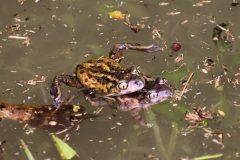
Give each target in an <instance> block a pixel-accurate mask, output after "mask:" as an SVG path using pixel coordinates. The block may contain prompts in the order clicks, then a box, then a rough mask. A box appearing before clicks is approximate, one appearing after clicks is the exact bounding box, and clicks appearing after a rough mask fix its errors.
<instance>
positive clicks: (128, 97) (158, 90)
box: [85, 78, 174, 127]
mask: <svg viewBox="0 0 240 160" xmlns="http://www.w3.org/2000/svg"><path fill="white" fill-rule="evenodd" d="M173 92H174V91H173V89H172V87H171V86H170V85H167V84H166V83H165V80H164V79H160V78H156V80H155V81H152V82H148V83H147V84H146V85H145V87H144V88H143V89H142V90H139V91H137V92H134V93H130V94H125V95H121V96H117V97H114V98H111V99H109V98H104V97H98V98H96V97H94V95H90V94H85V98H86V100H87V101H88V102H90V104H91V105H92V106H103V105H111V106H113V107H114V108H117V109H118V110H121V111H130V114H131V116H132V117H133V118H134V119H135V120H137V121H138V122H139V124H140V125H142V126H147V127H151V126H152V124H150V123H147V122H146V121H145V120H144V118H142V116H141V115H140V111H141V110H143V109H146V108H148V107H150V106H152V105H154V104H157V103H161V102H163V101H166V100H168V99H169V98H171V97H172V96H173Z"/></svg>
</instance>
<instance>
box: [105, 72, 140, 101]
mask: <svg viewBox="0 0 240 160" xmlns="http://www.w3.org/2000/svg"><path fill="white" fill-rule="evenodd" d="M144 85H145V80H144V78H143V77H142V76H141V75H140V74H139V71H138V70H137V68H136V67H131V68H130V69H129V71H128V72H125V73H123V74H122V76H121V79H120V80H119V82H118V83H117V85H116V86H115V87H114V88H112V89H113V92H111V93H110V94H108V95H107V96H119V95H124V94H129V93H133V92H136V91H139V90H141V89H142V88H143V87H144Z"/></svg>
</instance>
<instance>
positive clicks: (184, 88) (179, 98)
mask: <svg viewBox="0 0 240 160" xmlns="http://www.w3.org/2000/svg"><path fill="white" fill-rule="evenodd" d="M193 75H194V72H192V73H191V74H190V76H189V77H188V80H187V82H186V83H185V85H184V87H183V89H182V91H181V92H180V94H179V95H178V97H177V100H181V97H182V96H183V94H184V92H185V91H186V89H187V86H188V84H189V82H190V81H191V79H192V77H193Z"/></svg>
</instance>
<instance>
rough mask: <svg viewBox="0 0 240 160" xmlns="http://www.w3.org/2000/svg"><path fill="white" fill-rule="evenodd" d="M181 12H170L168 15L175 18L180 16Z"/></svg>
mask: <svg viewBox="0 0 240 160" xmlns="http://www.w3.org/2000/svg"><path fill="white" fill-rule="evenodd" d="M180 13H181V12H177V11H176V12H168V13H167V15H169V16H175V15H178V14H180Z"/></svg>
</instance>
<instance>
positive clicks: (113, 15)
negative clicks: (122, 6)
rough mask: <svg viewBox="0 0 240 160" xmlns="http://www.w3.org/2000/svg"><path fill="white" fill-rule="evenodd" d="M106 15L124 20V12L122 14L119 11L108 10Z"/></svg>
mask: <svg viewBox="0 0 240 160" xmlns="http://www.w3.org/2000/svg"><path fill="white" fill-rule="evenodd" d="M108 15H109V17H110V18H113V19H116V20H124V19H125V14H123V13H122V12H121V11H112V12H108Z"/></svg>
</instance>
